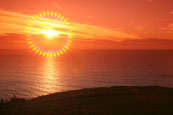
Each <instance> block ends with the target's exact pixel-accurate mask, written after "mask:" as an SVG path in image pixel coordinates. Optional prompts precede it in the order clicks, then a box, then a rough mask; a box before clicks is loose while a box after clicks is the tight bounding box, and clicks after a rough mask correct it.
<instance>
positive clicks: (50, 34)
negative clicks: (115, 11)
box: [43, 30, 59, 39]
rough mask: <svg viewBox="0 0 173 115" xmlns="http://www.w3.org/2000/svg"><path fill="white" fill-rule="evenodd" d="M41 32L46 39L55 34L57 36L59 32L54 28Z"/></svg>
mask: <svg viewBox="0 0 173 115" xmlns="http://www.w3.org/2000/svg"><path fill="white" fill-rule="evenodd" d="M43 34H45V35H46V36H47V38H48V39H51V38H53V37H55V36H59V32H57V31H54V30H46V31H44V32H43Z"/></svg>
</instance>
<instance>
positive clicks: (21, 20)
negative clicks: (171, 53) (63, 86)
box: [0, 0, 173, 49]
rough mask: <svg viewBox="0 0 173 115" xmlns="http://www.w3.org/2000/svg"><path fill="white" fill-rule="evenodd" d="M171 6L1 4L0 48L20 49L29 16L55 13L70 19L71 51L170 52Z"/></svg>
mask: <svg viewBox="0 0 173 115" xmlns="http://www.w3.org/2000/svg"><path fill="white" fill-rule="evenodd" d="M172 6H173V1H172V0H109V1H108V0H85V1H81V0H37V1H35V0H30V1H26V0H15V2H14V1H13V2H12V0H6V1H1V3H0V41H1V43H4V44H6V45H4V44H3V45H1V46H0V48H13V47H14V46H15V44H16V45H17V46H18V48H23V47H24V46H23V45H22V44H23V39H24V35H25V34H27V32H26V31H24V29H23V28H24V27H25V26H26V23H27V21H28V20H29V19H30V17H32V15H34V14H37V13H39V12H43V11H56V12H59V13H60V14H62V15H63V16H65V17H66V18H68V19H69V20H70V22H71V25H70V28H71V30H72V31H71V32H70V33H69V34H70V35H71V36H72V38H73V39H74V41H76V42H75V43H76V45H74V46H73V47H75V48H78V47H79V48H89V47H92V48H103V49H104V48H114V47H115V48H119V49H121V48H122V49H131V48H132V49H138V48H140V49H143V48H144V49H150V48H151V49H152V48H153V49H157V48H158V49H173V47H172V45H173V42H172V41H173V7H172ZM13 44H14V45H13ZM99 44H100V45H99Z"/></svg>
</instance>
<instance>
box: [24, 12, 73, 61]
mask: <svg viewBox="0 0 173 115" xmlns="http://www.w3.org/2000/svg"><path fill="white" fill-rule="evenodd" d="M68 25H69V22H68V21H67V19H65V18H64V17H63V16H61V15H60V14H58V13H56V12H49V11H47V12H42V13H39V14H37V15H34V16H33V17H32V19H31V21H29V23H28V26H29V27H28V28H27V29H28V30H29V31H33V30H36V32H38V33H36V34H32V33H31V34H29V35H28V37H27V41H28V44H29V47H30V48H31V49H32V51H33V52H34V53H35V54H37V55H39V56H42V57H46V58H55V57H57V56H60V55H63V54H64V53H65V52H66V51H67V50H68V49H69V47H70V46H71V42H72V41H71V37H70V35H69V33H68V32H69V26H68ZM57 30H58V31H57ZM40 34H42V35H44V36H45V37H46V39H53V38H57V37H59V40H60V41H63V42H57V40H53V41H52V40H50V41H46V42H45V41H44V42H39V41H37V40H36V39H35V38H37V37H38V36H35V35H40ZM60 35H61V37H60ZM40 37H42V36H40ZM45 37H44V38H45ZM46 45H49V46H50V48H48V47H49V46H46ZM59 45H60V47H58V46H59Z"/></svg>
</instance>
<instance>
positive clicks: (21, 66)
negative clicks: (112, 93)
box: [0, 50, 173, 98]
mask: <svg viewBox="0 0 173 115" xmlns="http://www.w3.org/2000/svg"><path fill="white" fill-rule="evenodd" d="M0 52H1V53H0V98H7V97H11V96H12V95H13V94H15V95H16V96H17V97H24V98H32V97H37V96H40V95H47V94H50V93H55V92H61V91H68V90H74V89H81V88H91V87H109V86H148V85H150V86H164V87H173V51H145V50H141V51H140V50H138V51H135V50H71V51H69V52H67V53H66V54H65V55H62V56H60V57H57V58H52V59H46V58H41V57H38V56H36V55H33V54H32V53H31V52H29V51H27V50H26V51H25V50H0Z"/></svg>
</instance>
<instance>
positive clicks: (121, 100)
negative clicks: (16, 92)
mask: <svg viewBox="0 0 173 115" xmlns="http://www.w3.org/2000/svg"><path fill="white" fill-rule="evenodd" d="M0 115H173V89H171V88H164V87H154V86H146V87H109V88H93V89H82V90H75V91H67V92H60V93H55V94H50V95H46V96H41V97H37V98H34V99H31V100H25V99H18V98H15V97H14V98H12V99H11V101H9V102H7V103H2V104H1V106H0Z"/></svg>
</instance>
